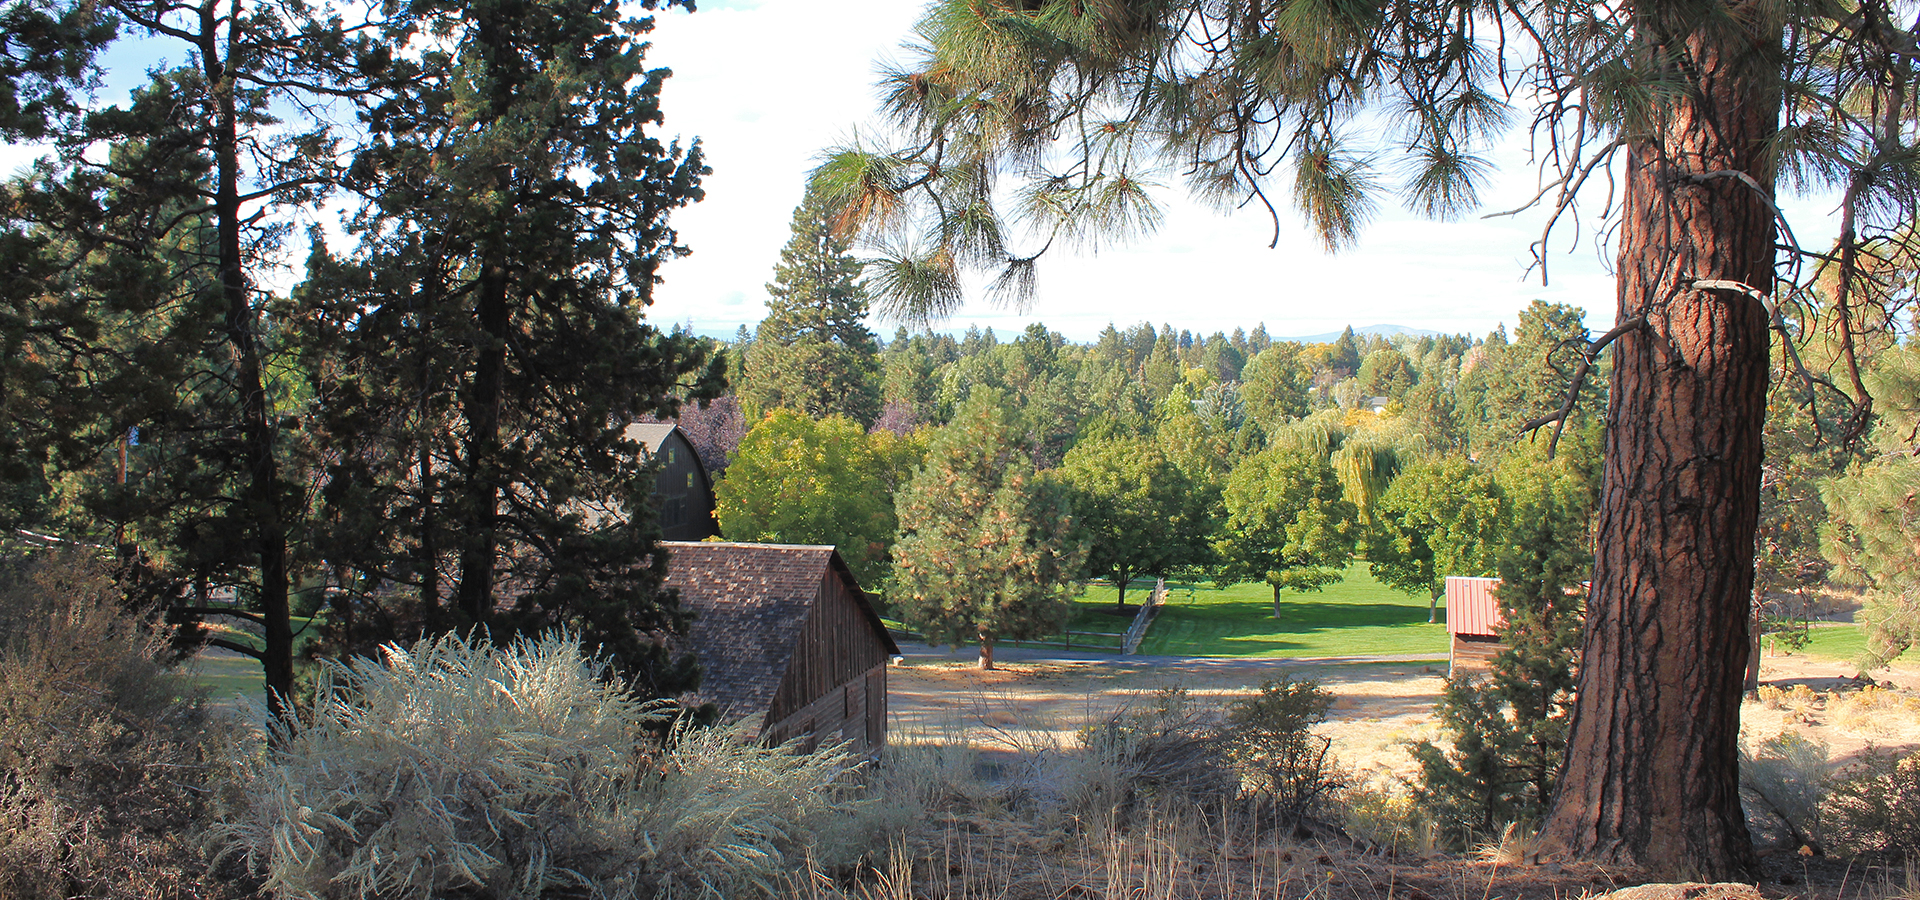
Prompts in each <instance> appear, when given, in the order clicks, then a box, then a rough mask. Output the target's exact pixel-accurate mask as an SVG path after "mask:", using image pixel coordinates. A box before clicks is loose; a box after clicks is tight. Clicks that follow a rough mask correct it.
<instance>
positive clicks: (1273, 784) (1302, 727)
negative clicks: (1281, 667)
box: [1226, 676, 1344, 822]
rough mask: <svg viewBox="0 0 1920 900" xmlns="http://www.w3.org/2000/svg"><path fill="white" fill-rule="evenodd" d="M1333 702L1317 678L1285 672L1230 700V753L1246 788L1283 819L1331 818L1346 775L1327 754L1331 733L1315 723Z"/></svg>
mask: <svg viewBox="0 0 1920 900" xmlns="http://www.w3.org/2000/svg"><path fill="white" fill-rule="evenodd" d="M1332 706H1333V694H1331V693H1328V692H1327V691H1324V690H1321V689H1320V684H1319V682H1315V681H1294V680H1292V679H1290V678H1287V677H1285V676H1282V677H1281V678H1280V680H1278V681H1268V682H1265V683H1263V684H1261V685H1260V693H1259V694H1257V695H1255V696H1252V697H1248V698H1246V699H1244V700H1235V701H1233V702H1232V703H1229V704H1227V725H1226V744H1227V756H1228V758H1229V759H1231V760H1232V761H1233V765H1234V768H1236V769H1238V770H1239V772H1240V775H1241V779H1242V782H1241V783H1242V785H1243V786H1244V787H1245V789H1246V790H1247V791H1249V792H1250V793H1252V794H1255V795H1256V796H1259V797H1261V798H1264V799H1266V800H1268V801H1270V802H1271V803H1272V804H1273V808H1274V811H1275V812H1276V813H1277V814H1278V815H1279V817H1280V818H1281V819H1282V820H1283V821H1290V822H1301V821H1305V820H1309V819H1312V820H1317V821H1322V822H1324V821H1329V813H1330V810H1331V807H1330V806H1329V803H1330V801H1331V800H1332V799H1333V798H1334V795H1335V793H1336V792H1338V791H1339V790H1340V788H1341V786H1342V784H1343V783H1344V778H1343V776H1342V775H1341V773H1340V771H1339V770H1338V768H1337V767H1336V766H1335V765H1334V763H1333V760H1332V758H1331V757H1330V755H1329V749H1330V748H1331V747H1332V745H1333V741H1332V739H1330V738H1326V737H1322V736H1320V735H1317V734H1314V733H1313V726H1314V725H1316V724H1319V723H1320V722H1324V721H1326V718H1327V710H1328V709H1330V708H1332Z"/></svg>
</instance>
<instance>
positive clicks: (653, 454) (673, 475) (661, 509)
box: [626, 423, 720, 541]
mask: <svg viewBox="0 0 1920 900" xmlns="http://www.w3.org/2000/svg"><path fill="white" fill-rule="evenodd" d="M626 436H627V439H628V440H631V441H634V442H636V443H638V444H640V446H641V452H642V454H643V457H644V458H645V459H648V460H651V461H653V462H655V463H657V464H658V465H659V467H660V468H659V471H658V472H656V473H655V474H654V478H653V502H654V505H655V507H656V508H657V510H658V513H659V516H660V536H661V537H662V538H664V539H666V540H669V541H698V540H702V539H705V538H709V537H718V536H719V534H720V524H719V522H717V521H716V520H715V519H714V507H715V503H714V496H713V477H712V476H710V475H708V474H707V467H706V464H705V463H703V462H701V461H700V454H699V453H698V452H696V451H695V450H694V449H693V442H692V441H689V440H687V435H686V432H683V431H681V430H680V428H679V426H677V425H672V424H668V423H643V424H638V425H628V426H627V430H626Z"/></svg>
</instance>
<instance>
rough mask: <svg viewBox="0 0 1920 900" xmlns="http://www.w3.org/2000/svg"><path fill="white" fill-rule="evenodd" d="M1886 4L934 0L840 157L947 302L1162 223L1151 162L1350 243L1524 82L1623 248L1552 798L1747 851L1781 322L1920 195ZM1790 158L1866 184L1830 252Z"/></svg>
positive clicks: (1458, 209) (1830, 395) (906, 263)
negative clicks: (1570, 708) (1052, 256)
mask: <svg viewBox="0 0 1920 900" xmlns="http://www.w3.org/2000/svg"><path fill="white" fill-rule="evenodd" d="M1891 14H1892V13H1891V9H1890V7H1889V6H1888V5H1887V4H1885V3H1883V2H1880V0H1865V2H1856V0H1808V2H1791V3H1766V2H1760V0H1621V2H1617V3H1598V4H1594V3H1558V2H1545V3H1539V2H1526V0H1492V2H1474V0H1408V2H1405V3H1396V4H1377V3H1307V2H1268V0H939V2H937V3H935V4H934V6H933V7H932V8H931V10H930V11H929V12H928V13H927V15H926V17H925V18H924V19H923V20H922V22H921V24H920V26H919V29H918V35H917V37H918V38H919V48H918V50H917V51H916V54H917V55H916V56H915V57H913V58H912V59H911V60H910V61H909V62H908V63H907V64H906V65H904V66H902V67H900V68H898V69H897V70H896V71H892V72H889V73H888V74H887V76H886V80H885V86H884V91H885V99H884V108H885V111H886V112H887V113H889V114H890V115H891V116H892V117H893V118H894V120H895V121H896V122H897V123H898V125H899V126H900V129H901V131H902V132H904V135H905V138H906V140H905V141H904V146H905V148H906V149H904V150H898V151H889V150H884V149H874V148H866V147H852V148H847V149H845V150H843V151H837V152H835V153H834V154H833V155H832V156H830V157H829V159H828V161H827V162H826V163H824V164H823V165H822V167H821V168H820V170H819V172H818V174H817V178H818V181H819V183H820V185H821V186H822V187H823V189H825V190H828V191H830V192H831V193H832V194H833V196H835V197H836V198H837V199H838V201H839V205H840V206H841V207H842V209H843V210H844V213H843V219H842V221H843V223H844V224H845V225H847V226H848V227H861V228H866V229H869V231H868V233H869V234H871V235H874V236H876V237H877V238H879V239H880V243H881V245H882V249H883V250H890V252H887V253H884V254H883V256H882V257H881V259H880V260H879V262H877V263H876V265H875V270H874V272H873V273H872V281H871V283H872V284H873V285H874V287H875V288H876V289H877V290H878V291H880V292H882V294H883V295H885V296H883V297H882V298H881V300H882V305H883V306H887V305H891V307H892V308H893V309H894V310H895V311H896V312H904V313H906V314H909V315H937V314H940V313H944V312H946V311H949V310H951V309H953V308H954V307H955V306H956V305H957V304H958V303H959V302H960V301H961V298H962V292H961V290H960V286H959V285H960V281H959V277H958V275H959V272H961V271H962V270H965V269H969V268H974V269H984V270H989V271H992V272H995V273H996V277H995V278H994V280H993V285H994V287H995V288H996V289H997V290H999V291H1001V292H1005V293H1009V294H1011V295H1012V296H1015V297H1022V296H1025V295H1026V293H1027V292H1030V291H1031V288H1032V285H1033V272H1034V266H1035V264H1036V260H1037V258H1038V257H1039V255H1040V253H1041V252H1043V251H1045V250H1046V249H1047V248H1049V247H1055V246H1063V245H1080V246H1083V247H1086V246H1097V245H1100V244H1102V243H1104V242H1106V241H1109V240H1111V239H1113V238H1115V237H1116V236H1125V235H1127V234H1129V233H1139V232H1143V231H1146V230H1148V229H1150V228H1151V227H1152V226H1153V225H1154V224H1155V223H1156V222H1157V221H1158V218H1159V212H1158V206H1157V205H1156V203H1155V201H1154V199H1153V197H1152V196H1151V192H1150V189H1149V186H1150V184H1151V183H1153V182H1154V181H1156V180H1162V179H1178V178H1184V180H1185V181H1186V182H1187V185H1188V186H1189V187H1190V188H1191V189H1192V191H1193V192H1194V193H1195V194H1196V195H1197V196H1199V197H1201V198H1204V199H1208V200H1213V201H1217V202H1219V203H1220V204H1222V205H1223V206H1245V205H1251V206H1253V207H1255V208H1264V209H1266V210H1268V211H1269V212H1270V213H1271V215H1272V218H1273V223H1274V236H1275V241H1276V243H1277V241H1278V237H1279V233H1280V232H1279V226H1280V222H1281V218H1282V212H1281V209H1282V207H1283V206H1285V205H1286V203H1287V201H1288V195H1290V198H1291V202H1292V204H1293V205H1294V206H1295V207H1296V208H1297V209H1298V210H1299V211H1300V212H1301V213H1302V214H1304V215H1305V216H1306V217H1307V219H1308V220H1309V221H1310V222H1311V223H1312V225H1313V226H1314V228H1315V229H1316V230H1317V232H1318V234H1319V235H1320V237H1321V239H1322V241H1323V242H1324V243H1325V245H1326V246H1327V248H1328V249H1329V250H1334V249H1339V248H1341V247H1345V246H1347V245H1349V244H1351V243H1353V242H1354V241H1355V240H1356V238H1357V237H1358V234H1359V232H1360V230H1361V228H1362V226H1363V224H1364V223H1365V221H1366V220H1367V218H1368V216H1369V215H1370V213H1371V212H1372V211H1373V210H1374V208H1375V205H1376V203H1378V202H1379V199H1378V198H1379V197H1380V196H1381V195H1382V194H1383V193H1387V192H1391V191H1393V190H1394V189H1397V190H1398V192H1399V193H1400V194H1401V195H1402V196H1403V197H1404V198H1405V200H1406V202H1407V203H1408V204H1409V205H1410V206H1411V207H1412V208H1413V209H1415V210H1417V211H1420V212H1424V213H1428V214H1431V215H1435V216H1439V217H1448V216H1452V215H1456V214H1459V213H1462V212H1464V211H1466V210H1469V209H1472V208H1474V207H1475V205H1476V201H1477V190H1478V188H1479V186H1480V185H1481V184H1482V183H1483V180H1484V178H1485V176H1486V175H1487V174H1488V173H1489V172H1490V170H1491V167H1490V165H1489V164H1488V163H1487V162H1486V161H1485V159H1484V158H1483V157H1482V156H1480V155H1479V154H1480V153H1481V152H1482V151H1483V149H1484V148H1485V147H1486V146H1487V145H1488V143H1489V142H1490V140H1491V139H1492V138H1493V137H1494V136H1495V135H1496V134H1497V133H1498V132H1500V131H1501V130H1502V129H1503V128H1504V126H1505V125H1506V123H1507V122H1508V121H1509V120H1510V119H1511V118H1514V117H1515V113H1516V112H1518V113H1520V114H1521V117H1524V118H1528V119H1530V124H1531V130H1532V138H1533V146H1534V148H1535V149H1536V153H1537V158H1538V159H1539V160H1541V163H1542V166H1543V174H1544V177H1543V179H1542V183H1543V185H1544V187H1543V189H1542V190H1541V191H1540V193H1539V195H1538V196H1537V197H1536V198H1535V200H1534V201H1533V203H1532V204H1529V206H1534V207H1538V208H1540V209H1542V210H1544V219H1545V223H1546V225H1545V228H1546V232H1545V233H1543V234H1542V237H1541V240H1540V241H1539V242H1538V243H1536V244H1535V245H1534V255H1535V262H1536V264H1537V265H1538V266H1540V268H1541V271H1542V273H1543V275H1544V272H1545V265H1546V262H1547V259H1548V257H1547V253H1546V246H1547V243H1546V239H1547V236H1548V234H1550V233H1551V231H1552V229H1553V226H1554V225H1555V223H1559V222H1562V221H1564V220H1566V219H1567V218H1569V217H1570V216H1571V215H1572V214H1573V213H1574V212H1575V211H1576V207H1575V203H1576V200H1578V199H1581V198H1590V199H1591V200H1592V201H1597V202H1599V203H1603V204H1604V207H1603V213H1604V214H1605V215H1607V216H1609V217H1610V229H1609V230H1608V234H1610V235H1611V236H1612V239H1613V242H1614V246H1615V249H1616V250H1617V252H1618V313H1617V318H1616V322H1615V324H1614V325H1613V326H1612V327H1611V328H1609V329H1608V330H1606V331H1605V333H1603V334H1601V335H1600V336H1599V337H1597V338H1594V339H1593V340H1591V341H1589V342H1587V343H1586V344H1585V345H1584V346H1582V347H1580V348H1579V349H1580V351H1581V352H1580V353H1579V354H1578V355H1579V357H1580V360H1581V361H1580V362H1579V363H1577V364H1576V365H1575V366H1574V370H1573V371H1571V372H1569V373H1568V374H1569V376H1570V379H1571V380H1572V381H1574V382H1579V381H1581V380H1584V379H1585V377H1586V375H1587V374H1588V369H1589V366H1590V364H1591V362H1592V360H1593V358H1594V357H1595V355H1596V354H1598V353H1599V352H1600V351H1601V350H1602V349H1603V348H1605V347H1608V346H1609V345H1611V346H1612V348H1613V351H1614V359H1613V363H1614V365H1613V370H1612V374H1611V376H1610V377H1611V379H1612V387H1611V404H1612V405H1611V410H1610V414H1609V417H1608V432H1607V435H1606V438H1605V444H1606V452H1607V463H1606V470H1605V473H1604V478H1603V485H1604V487H1603V500H1602V502H1601V513H1600V526H1599V533H1598V540H1597V547H1598V553H1597V555H1596V560H1595V569H1594V581H1593V585H1594V586H1593V596H1592V598H1591V601H1590V603H1589V606H1588V610H1589V619H1588V627H1587V630H1586V632H1585V636H1584V657H1583V659H1584V660H1585V663H1584V666H1583V668H1582V669H1581V673H1580V677H1581V691H1580V699H1579V701H1578V705H1577V708H1576V712H1575V714H1574V715H1575V720H1574V723H1573V726H1572V734H1571V737H1570V742H1571V743H1570V748H1569V752H1568V758H1569V760H1571V762H1570V763H1569V766H1568V771H1567V775H1566V778H1565V779H1564V781H1563V783H1562V787H1561V789H1560V793H1559V795H1558V797H1557V798H1556V800H1555V801H1554V804H1553V806H1552V813H1551V816H1550V819H1549V821H1548V823H1547V830H1548V832H1549V834H1550V835H1551V836H1552V837H1553V838H1554V839H1555V840H1557V841H1558V842H1560V843H1561V844H1563V845H1565V846H1566V847H1568V848H1569V849H1570V850H1572V851H1574V852H1576V853H1578V854H1580V855H1583V856H1586V857H1589V858H1594V859H1599V860H1605V861H1611V862H1616V863H1628V864H1637V865H1643V866H1648V867H1652V868H1655V869H1662V870H1668V871H1678V870H1686V871H1689V872H1693V873H1696V874H1701V875H1713V876H1723V877H1724V876H1733V875H1735V874H1741V873H1744V872H1746V871H1748V870H1750V869H1751V868H1752V866H1753V864H1754V856H1753V851H1752V847H1751V843H1750V841H1749V840H1748V835H1747V831H1746V826H1745V823H1744V819H1743V817H1742V815H1741V811H1740V803H1739V797H1738V791H1737V785H1736V776H1735V772H1736V743H1737V737H1738V713H1739V699H1740V690H1739V688H1740V673H1741V669H1742V667H1743V664H1744V662H1745V660H1746V656H1747V652H1748V651H1747V641H1746V629H1747V625H1746V622H1747V605H1748V602H1749V600H1748V597H1749V594H1750V587H1751V582H1752V577H1753V576H1752V561H1751V558H1750V556H1749V553H1750V550H1749V548H1751V547H1752V546H1753V533H1754V522H1755V517H1756V510H1757V504H1758V482H1759V463H1760V456H1761V441H1760V432H1761V423H1762V418H1763V410H1764V401H1765V391H1766V383H1767V361H1768V349H1769V348H1768V343H1769V335H1768V329H1769V327H1770V326H1771V327H1772V328H1774V329H1776V330H1779V331H1781V332H1783V333H1794V334H1796V335H1797V334H1798V333H1800V332H1803V331H1804V330H1807V329H1810V328H1811V327H1812V326H1813V325H1815V324H1817V323H1818V322H1825V323H1829V324H1833V325H1836V326H1837V327H1839V329H1840V330H1841V331H1842V332H1843V338H1844V333H1845V332H1846V331H1848V330H1849V329H1851V328H1853V327H1855V326H1857V325H1860V324H1861V323H1862V321H1863V318H1864V317H1863V316H1862V315H1861V314H1860V313H1861V308H1860V304H1861V302H1862V300H1863V299H1865V298H1863V297H1862V296H1861V294H1860V293H1859V290H1860V286H1861V285H1862V284H1863V283H1864V280H1863V279H1861V278H1860V277H1859V276H1860V273H1861V271H1862V270H1863V269H1864V268H1866V265H1865V263H1866V262H1867V258H1868V257H1869V256H1871V255H1872V254H1873V253H1874V252H1875V248H1876V247H1877V246H1878V243H1877V242H1879V241H1881V240H1884V239H1885V238H1886V235H1884V234H1881V233H1880V231H1879V230H1876V229H1881V230H1884V229H1883V226H1891V225H1893V224H1894V223H1898V222H1900V221H1903V220H1905V219H1907V218H1910V217H1911V215H1912V206H1913V198H1914V197H1915V196H1916V192H1915V191H1914V190H1913V189H1914V187H1915V186H1916V182H1917V181H1920V178H1917V177H1916V176H1920V170H1917V169H1916V163H1915V159H1916V157H1915V156H1914V155H1913V153H1912V140H1911V138H1912V132H1913V124H1912V122H1911V121H1910V116H1909V115H1908V113H1909V112H1910V104H1912V103H1913V102H1914V101H1913V99H1912V98H1911V92H1910V89H1909V86H1910V85H1911V84H1912V80H1913V79H1912V62H1913V59H1914V57H1915V56H1917V55H1920V52H1916V49H1915V42H1914V40H1913V37H1912V36H1911V35H1910V34H1909V33H1908V32H1906V31H1904V30H1902V29H1901V27H1900V26H1898V25H1897V24H1895V23H1894V22H1893V21H1892V19H1891V18H1890V16H1891ZM1522 104H1524V105H1525V106H1524V108H1522V107H1521V105H1522ZM1387 160H1392V161H1395V162H1396V163H1399V165H1396V166H1395V167H1394V168H1393V170H1392V171H1388V170H1386V169H1385V168H1383V161H1387ZM1394 176H1398V177H1397V178H1396V177H1394ZM1782 176H1785V178H1786V180H1787V181H1788V182H1789V183H1791V184H1793V185H1795V186H1799V187H1803V188H1814V189H1823V190H1831V189H1836V188H1837V189H1839V190H1840V191H1841V192H1842V194H1843V202H1842V204H1841V208H1842V216H1841V219H1842V226H1841V234H1840V238H1839V246H1838V247H1836V248H1834V249H1833V250H1832V251H1831V252H1822V253H1818V254H1815V253H1808V252H1803V251H1802V250H1801V249H1800V248H1798V247H1797V246H1794V242H1793V241H1792V240H1791V229H1790V228H1787V227H1783V226H1779V225H1777V222H1779V221H1781V220H1780V215H1779V210H1778V207H1777V206H1776V205H1775V203H1774V191H1775V186H1776V184H1777V183H1778V182H1779V181H1780V180H1781V178H1782ZM1596 185H1597V186H1598V189H1597V191H1596V190H1592V189H1590V186H1596ZM1614 188H1618V190H1615V189H1614ZM1006 201H1010V202H1011V203H1013V204H1014V208H1012V209H1008V208H1006ZM1010 224H1020V225H1023V226H1024V227H1025V232H1024V233H1022V234H1016V233H1015V232H1014V231H1013V229H1012V228H1011V227H1010ZM916 231H918V232H920V233H922V234H923V235H924V236H923V237H921V238H919V239H917V240H912V239H906V238H902V237H901V235H904V234H912V233H915V232H916ZM1782 239H1785V241H1784V243H1785V244H1786V245H1787V246H1786V249H1785V250H1784V252H1783V251H1782V250H1781V249H1780V248H1779V247H1777V246H1776V244H1777V243H1779V242H1781V241H1782ZM1809 260H1811V261H1813V263H1814V264H1813V265H1812V266H1809V267H1807V268H1805V269H1803V267H1802V265H1801V264H1802V263H1803V262H1806V261H1809ZM1821 267H1825V268H1829V269H1831V270H1832V271H1833V272H1834V274H1835V276H1836V277H1835V281H1836V283H1838V284H1839V285H1841V287H1840V289H1839V290H1838V291H1837V292H1835V293H1834V294H1833V295H1832V300H1831V302H1830V303H1827V304H1826V305H1824V306H1822V307H1819V308H1815V307H1813V306H1811V305H1798V304H1797V303H1783V302H1782V301H1783V300H1791V299H1792V298H1793V297H1796V296H1797V295H1796V294H1794V293H1793V292H1792V291H1790V290H1788V289H1787V287H1788V285H1791V284H1798V283H1805V282H1810V281H1812V280H1813V279H1814V277H1815V273H1814V272H1813V271H1811V270H1812V269H1817V268H1821ZM1776 268H1779V269H1780V270H1782V274H1784V275H1786V276H1788V277H1786V278H1783V279H1776ZM1783 306H1784V307H1786V308H1785V309H1784V310H1783ZM1815 314H1819V316H1820V317H1819V318H1816V316H1815ZM1842 343H1843V344H1844V343H1845V341H1844V340H1843V341H1842ZM1852 357H1853V354H1852V353H1851V352H1849V353H1843V354H1842V357H1841V360H1842V361H1841V364H1840V366H1839V372H1840V375H1841V378H1840V379H1839V381H1840V387H1839V388H1838V389H1835V388H1831V387H1827V386H1824V385H1822V384H1821V383H1820V379H1819V378H1818V377H1816V376H1814V375H1813V374H1812V373H1803V375H1806V378H1805V384H1804V387H1805V388H1806V391H1805V393H1806V395H1807V397H1808V399H1809V400H1810V401H1811V400H1812V399H1813V398H1815V397H1816V396H1818V395H1821V394H1825V395H1826V398H1827V399H1836V398H1835V395H1840V396H1839V397H1838V398H1837V399H1841V400H1843V401H1847V402H1851V403H1852V404H1854V405H1855V407H1856V409H1858V410H1859V411H1860V413H1861V414H1862V415H1864V414H1865V413H1866V412H1867V411H1868V410H1870V404H1869V403H1868V400H1867V396H1866V392H1865V389H1864V387H1862V386H1861V382H1860V381H1859V379H1858V378H1857V377H1854V374H1853V372H1854V369H1855V368H1856V366H1855V365H1854V360H1853V358H1852ZM1568 396H1570V397H1575V398H1577V397H1578V396H1579V393H1578V391H1577V390H1573V391H1569V393H1568ZM1566 415H1567V412H1566V408H1565V406H1564V405H1563V406H1562V408H1561V409H1560V410H1557V411H1554V412H1549V413H1548V414H1546V415H1545V416H1543V417H1542V419H1541V421H1539V422H1537V423H1536V424H1547V423H1550V422H1553V421H1558V420H1561V419H1564V418H1565V416H1566ZM1864 422H1865V420H1864V418H1860V417H1859V416H1856V418H1855V420H1854V425H1855V428H1854V429H1853V430H1854V431H1856V432H1857V431H1859V430H1860V429H1861V428H1862V427H1864Z"/></svg>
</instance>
